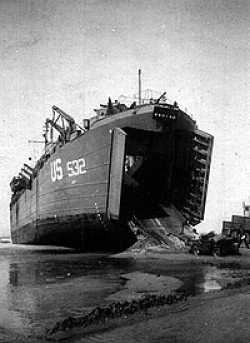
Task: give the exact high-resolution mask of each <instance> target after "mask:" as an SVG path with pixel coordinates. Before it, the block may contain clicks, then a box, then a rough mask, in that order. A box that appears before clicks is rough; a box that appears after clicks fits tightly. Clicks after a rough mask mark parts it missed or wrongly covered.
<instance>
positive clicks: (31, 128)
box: [0, 0, 250, 235]
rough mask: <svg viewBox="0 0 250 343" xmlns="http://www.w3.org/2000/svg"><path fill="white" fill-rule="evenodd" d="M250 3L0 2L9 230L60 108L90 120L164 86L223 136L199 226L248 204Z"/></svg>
mask: <svg viewBox="0 0 250 343" xmlns="http://www.w3.org/2000/svg"><path fill="white" fill-rule="evenodd" d="M249 18H250V2H249V1H248V0H242V1H241V0H240V1H236V0H234V1H233V0H217V1H215V0H154V1H152V0H151V1H150V0H149V1H148V0H135V1H131V0H35V1H30V0H6V1H5V0H0V60H1V63H0V77H1V82H0V130H1V134H0V176H1V183H0V194H1V197H0V205H1V206H0V235H5V234H8V233H9V201H10V195H11V194H10V189H9V182H10V180H11V178H12V177H13V176H14V175H17V174H18V172H19V171H20V169H21V167H22V166H23V163H24V162H28V158H29V157H30V156H31V157H32V158H33V159H34V158H35V157H38V156H39V155H38V153H39V150H40V149H41V146H40V145H39V144H35V143H29V142H28V141H29V140H41V139H42V133H43V124H44V121H45V119H46V118H47V117H50V113H51V106H52V105H57V106H59V107H60V108H62V109H64V110H65V111H66V112H67V113H69V114H70V115H72V116H73V117H74V118H75V119H76V121H77V122H78V123H79V124H81V123H82V120H83V119H84V118H87V117H89V116H90V115H92V109H93V108H95V107H98V105H99V104H100V103H106V102H107V99H108V97H109V96H111V98H112V99H116V98H117V97H118V96H119V95H121V94H125V95H131V94H134V93H137V84H138V82H137V73H138V69H139V68H141V69H142V87H143V89H148V88H149V89H153V90H157V91H158V92H160V93H161V92H164V91H166V92H167V98H168V99H169V100H170V101H174V100H176V101H177V102H178V104H179V105H180V107H181V108H182V109H187V111H188V113H190V114H192V115H193V118H194V119H195V120H196V121H197V124H198V126H199V128H200V129H201V130H204V131H207V132H209V133H210V134H212V135H214V139H215V141H214V151H213V157H212V165H211V174H210V182H209V189H208V196H207V206H206V212H205V220H204V221H203V223H202V224H200V225H199V226H198V230H199V231H200V232H204V231H210V230H215V231H217V232H218V231H220V230H221V227H222V221H223V220H230V218H231V215H232V214H242V213H243V211H242V202H243V201H249V202H250V101H249V95H250V43H249V42H250V20H249Z"/></svg>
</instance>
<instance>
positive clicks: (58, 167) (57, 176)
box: [50, 157, 87, 182]
mask: <svg viewBox="0 0 250 343" xmlns="http://www.w3.org/2000/svg"><path fill="white" fill-rule="evenodd" d="M63 170H65V173H64V172H63ZM86 172H87V170H86V160H85V158H83V157H81V158H78V159H76V160H72V161H67V163H66V165H65V168H63V165H62V160H61V158H57V159H55V160H54V161H52V162H51V163H50V175H51V180H52V182H55V181H60V180H62V179H63V177H64V176H65V174H66V175H67V176H68V177H72V176H78V175H81V174H85V173H86Z"/></svg>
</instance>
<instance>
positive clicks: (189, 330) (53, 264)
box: [0, 246, 250, 343]
mask: <svg viewBox="0 0 250 343" xmlns="http://www.w3.org/2000/svg"><path fill="white" fill-rule="evenodd" d="M241 250H242V251H241V252H242V255H241V256H228V257H217V258H215V257H211V256H208V257H206V256H200V257H195V256H192V255H190V254H186V253H156V252H147V253H146V254H145V252H144V253H142V254H133V253H129V254H127V253H122V254H119V255H115V256H107V255H87V254H78V253H76V252H72V251H65V250H63V249H62V250H60V249H59V250H57V249H55V250H53V249H52V250H51V249H48V248H44V249H43V248H41V247H39V248H38V249H37V248H34V247H29V248H27V249H26V247H18V248H17V247H13V246H12V247H7V246H5V247H4V248H3V250H2V249H0V265H1V276H2V278H1V300H0V302H1V309H0V342H44V341H46V339H48V338H49V339H52V340H53V339H58V338H60V339H62V338H66V340H65V341H66V342H67V341H68V342H117V343H119V342H125V340H126V342H137V341H138V342H196V341H197V342H198V341H199V342H248V341H249V339H248V340H246V337H249V336H250V332H249V329H248V324H247V323H248V321H247V318H248V316H249V309H250V306H249V305H250V290H249V286H248V284H250V251H249V250H246V249H241ZM176 290H179V291H180V290H182V291H186V292H187V294H189V296H188V297H187V300H186V301H185V298H182V299H181V301H178V302H176V303H175V302H173V303H172V304H171V305H166V304H165V305H164V304H161V305H160V306H155V304H154V302H152V304H151V305H152V306H151V305H150V307H147V308H146V309H145V308H140V307H138V306H137V309H138V310H136V311H135V312H133V313H127V314H124V313H122V312H121V314H119V315H118V316H114V317H112V318H108V317H107V318H104V319H103V318H102V320H101V321H99V322H94V325H92V326H88V327H87V328H83V327H78V328H77V329H76V328H74V327H72V328H71V329H68V328H67V330H65V332H63V331H61V335H60V337H59V336H56V335H54V336H53V335H50V337H48V335H47V336H46V333H47V329H51V328H53V327H55V325H56V323H58V322H59V323H60V322H63V321H64V320H65V319H67V318H78V319H79V318H81V317H84V316H86V315H87V314H88V313H90V312H91V311H93V309H95V308H97V307H99V308H100V307H101V308H102V307H103V308H105V307H106V308H107V306H111V307H110V308H111V309H112V306H113V305H115V306H116V305H117V304H119V303H120V304H123V303H124V302H127V307H129V306H130V305H129V304H131V303H132V305H133V304H134V305H135V306H136V301H137V302H138V301H140V299H143V298H145V297H146V298H147V297H148V296H152V295H153V296H155V297H156V298H155V299H157V297H161V296H165V297H167V295H168V294H174V293H175V291H176ZM191 295H192V296H191ZM166 299H167V298H165V300H166ZM151 300H152V298H151ZM163 303H164V301H163ZM134 305H133V306H134ZM133 306H132V307H133ZM118 307H119V306H118ZM225 335H226V336H227V335H228V339H227V340H225Z"/></svg>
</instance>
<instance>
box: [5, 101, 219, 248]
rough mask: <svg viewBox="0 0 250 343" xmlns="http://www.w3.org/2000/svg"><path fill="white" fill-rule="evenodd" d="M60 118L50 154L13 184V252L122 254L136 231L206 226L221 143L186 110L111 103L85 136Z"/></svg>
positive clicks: (49, 138)
mask: <svg viewBox="0 0 250 343" xmlns="http://www.w3.org/2000/svg"><path fill="white" fill-rule="evenodd" d="M52 113H53V116H52V119H47V120H46V131H45V134H44V137H45V152H44V154H43V155H42V156H41V158H40V159H39V160H38V161H37V163H36V165H35V166H34V167H30V166H29V165H28V164H24V166H23V168H22V170H21V172H20V173H19V175H18V176H16V177H14V178H13V179H12V181H11V189H12V199H11V204H10V223H11V237H12V241H13V243H24V244H53V245H62V246H70V247H76V248H80V249H82V250H110V249H112V250H122V249H124V248H126V247H127V246H129V245H130V244H132V242H133V241H134V240H135V236H134V233H133V232H132V231H131V223H132V224H133V225H132V226H140V225H141V227H142V229H145V228H146V229H147V230H148V232H149V231H150V233H151V234H153V235H154V232H158V233H159V232H161V229H162V228H166V227H167V228H168V230H170V232H171V230H175V231H176V230H177V231H178V230H179V231H180V232H181V230H182V229H183V227H185V226H186V225H191V226H195V225H196V224H198V223H200V222H201V221H202V219H203V218H204V211H205V202H206V193H207V187H208V180H209V169H210V162H211V153H212V146H213V137H212V136H211V135H210V134H208V133H205V132H203V131H200V130H198V128H197V124H196V122H195V121H194V120H193V119H192V118H191V116H189V115H188V114H187V113H185V112H184V111H182V110H181V109H180V108H179V107H178V105H177V103H173V104H169V103H167V102H166V101H165V99H164V96H161V97H159V98H158V99H155V100H154V99H150V101H149V102H148V103H146V104H145V103H142V100H141V99H139V103H138V104H136V103H133V104H132V105H131V106H130V107H127V106H126V105H124V104H121V103H119V102H118V101H116V102H115V103H112V101H111V100H110V99H109V102H108V104H107V105H102V106H101V108H100V109H98V110H96V113H97V115H96V116H95V118H92V119H90V120H89V119H88V120H85V121H84V125H83V127H80V126H79V125H77V124H76V123H75V121H74V119H73V118H72V117H71V116H69V115H68V114H66V113H65V112H64V111H62V110H61V109H59V108H58V107H56V106H53V108H52ZM55 132H58V136H57V137H56V139H55ZM149 227H150V228H149ZM149 229H150V230H149ZM157 230H158V231H157Z"/></svg>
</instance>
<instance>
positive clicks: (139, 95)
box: [138, 69, 141, 105]
mask: <svg viewBox="0 0 250 343" xmlns="http://www.w3.org/2000/svg"><path fill="white" fill-rule="evenodd" d="M138 81H139V94H138V97H139V105H141V69H139V70H138Z"/></svg>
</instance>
